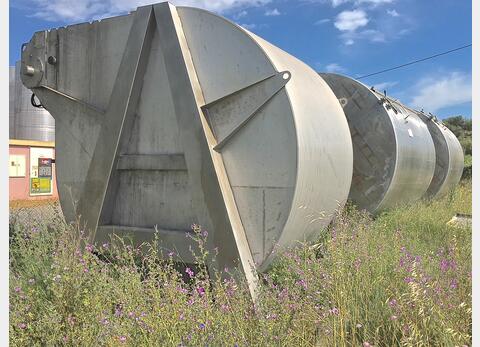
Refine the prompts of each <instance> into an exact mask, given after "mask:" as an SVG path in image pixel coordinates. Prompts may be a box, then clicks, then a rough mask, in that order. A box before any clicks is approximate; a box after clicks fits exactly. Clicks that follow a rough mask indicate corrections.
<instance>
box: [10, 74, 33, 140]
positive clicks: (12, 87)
mask: <svg viewBox="0 0 480 347" xmlns="http://www.w3.org/2000/svg"><path fill="white" fill-rule="evenodd" d="M24 88H25V87H24ZM27 90H28V89H27ZM8 137H9V138H10V139H14V138H15V66H9V68H8Z"/></svg>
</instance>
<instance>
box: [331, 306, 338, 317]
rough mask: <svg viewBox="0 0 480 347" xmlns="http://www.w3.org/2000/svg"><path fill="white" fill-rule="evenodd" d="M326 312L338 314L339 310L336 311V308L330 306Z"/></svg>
mask: <svg viewBox="0 0 480 347" xmlns="http://www.w3.org/2000/svg"><path fill="white" fill-rule="evenodd" d="M328 312H330V313H331V314H333V315H335V316H336V315H338V313H339V311H338V308H336V307H334V308H331V309H330V310H328Z"/></svg>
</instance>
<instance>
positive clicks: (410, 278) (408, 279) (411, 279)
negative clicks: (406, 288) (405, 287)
mask: <svg viewBox="0 0 480 347" xmlns="http://www.w3.org/2000/svg"><path fill="white" fill-rule="evenodd" d="M404 281H405V283H411V282H413V281H414V279H413V278H412V277H405V279H404Z"/></svg>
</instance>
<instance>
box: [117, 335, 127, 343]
mask: <svg viewBox="0 0 480 347" xmlns="http://www.w3.org/2000/svg"><path fill="white" fill-rule="evenodd" d="M118 340H119V341H120V342H126V341H127V337H126V336H123V335H122V336H120V337H119V338H118Z"/></svg>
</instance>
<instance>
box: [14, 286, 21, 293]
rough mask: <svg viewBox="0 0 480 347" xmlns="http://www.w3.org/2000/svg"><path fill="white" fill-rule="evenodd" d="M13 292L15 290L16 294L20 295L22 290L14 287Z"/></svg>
mask: <svg viewBox="0 0 480 347" xmlns="http://www.w3.org/2000/svg"><path fill="white" fill-rule="evenodd" d="M13 290H15V292H16V293H20V292H21V291H22V288H20V287H15V288H14V289H13Z"/></svg>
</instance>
